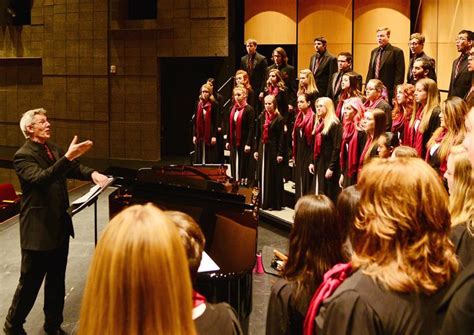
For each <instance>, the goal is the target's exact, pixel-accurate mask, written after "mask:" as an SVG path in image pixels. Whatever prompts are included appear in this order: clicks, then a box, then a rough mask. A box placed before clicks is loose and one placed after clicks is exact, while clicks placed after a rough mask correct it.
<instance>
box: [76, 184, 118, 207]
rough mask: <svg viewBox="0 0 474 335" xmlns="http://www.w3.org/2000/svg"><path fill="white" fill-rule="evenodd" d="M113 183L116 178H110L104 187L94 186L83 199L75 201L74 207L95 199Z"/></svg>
mask: <svg viewBox="0 0 474 335" xmlns="http://www.w3.org/2000/svg"><path fill="white" fill-rule="evenodd" d="M113 181H114V178H108V179H107V183H106V184H105V185H104V187H100V186H99V185H94V186H92V187H91V188H90V190H89V192H87V193H86V194H84V195H83V196H82V197H80V198H78V199H76V200H74V201H73V203H72V204H73V205H80V204H83V203H85V202H87V201H88V200H89V199H91V198H93V197H94V196H95V195H96V194H97V193H98V192H100V191H101V190H102V189H105V188H107V187H108V186H109V185H110V184H111V183H112V182H113Z"/></svg>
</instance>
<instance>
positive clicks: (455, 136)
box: [426, 96, 467, 162]
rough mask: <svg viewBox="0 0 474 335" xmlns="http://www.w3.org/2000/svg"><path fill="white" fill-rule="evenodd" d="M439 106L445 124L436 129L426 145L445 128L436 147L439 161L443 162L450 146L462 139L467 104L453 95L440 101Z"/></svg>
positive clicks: (433, 140)
mask: <svg viewBox="0 0 474 335" xmlns="http://www.w3.org/2000/svg"><path fill="white" fill-rule="evenodd" d="M440 108H441V113H443V118H444V124H445V125H446V126H445V127H439V128H438V129H436V130H435V131H434V133H433V135H432V136H431V138H430V140H429V141H428V143H427V145H426V146H427V147H428V148H430V147H431V146H432V145H433V144H435V143H436V139H437V138H438V137H439V136H440V134H441V133H442V132H443V131H444V130H445V129H446V130H447V133H446V135H445V136H444V138H443V139H442V140H441V142H440V144H439V149H438V156H439V159H440V161H441V162H445V161H446V159H447V158H448V154H449V151H450V149H451V147H452V146H453V145H458V144H461V143H462V141H463V140H464V135H465V134H466V128H465V126H464V120H465V118H466V115H467V105H466V103H465V102H464V100H462V99H461V98H459V97H454V96H453V97H450V98H448V99H446V100H445V101H443V102H441V105H440Z"/></svg>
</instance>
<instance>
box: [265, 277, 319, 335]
mask: <svg viewBox="0 0 474 335" xmlns="http://www.w3.org/2000/svg"><path fill="white" fill-rule="evenodd" d="M294 286H295V285H294V284H293V283H291V282H288V281H286V280H285V279H279V280H278V281H277V282H276V283H275V284H273V286H272V291H271V293H270V299H269V301H268V310H267V324H266V334H267V335H292V334H294V335H301V334H302V333H303V324H304V319H305V316H306V312H307V311H308V307H309V303H310V301H311V298H312V295H305V296H303V297H300V298H299V299H298V300H297V299H295V298H294V293H293V292H294V290H295V287H294Z"/></svg>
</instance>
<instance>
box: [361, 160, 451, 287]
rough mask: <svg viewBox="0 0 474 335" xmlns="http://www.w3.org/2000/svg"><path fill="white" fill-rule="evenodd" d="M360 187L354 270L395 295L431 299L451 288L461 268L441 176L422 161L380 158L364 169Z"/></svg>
mask: <svg viewBox="0 0 474 335" xmlns="http://www.w3.org/2000/svg"><path fill="white" fill-rule="evenodd" d="M407 171H409V172H408V173H407ZM358 187H359V188H360V191H361V202H360V209H359V213H358V216H357V218H356V223H355V234H354V236H355V237H354V240H353V247H354V255H353V256H352V264H353V267H355V268H360V269H361V270H362V271H363V273H365V274H366V275H369V276H370V277H372V278H373V279H376V280H377V281H379V282H380V283H381V284H383V285H384V286H385V287H386V288H388V289H389V290H393V291H396V292H403V293H413V292H417V293H425V294H431V293H434V292H436V291H437V290H438V289H439V288H441V287H442V286H444V285H445V284H447V283H448V282H449V281H450V280H451V279H452V277H453V276H454V274H455V272H456V271H457V269H458V262H457V260H456V257H455V254H454V248H453V245H452V244H451V243H450V242H449V238H448V232H449V228H450V215H449V211H448V207H447V206H448V195H447V193H446V190H445V188H444V186H443V184H442V182H441V180H440V178H439V177H438V175H437V173H436V172H435V171H434V170H433V169H432V168H431V167H430V166H429V165H428V164H427V163H426V162H424V161H423V160H421V159H418V158H396V159H393V160H384V159H378V158H376V159H374V160H372V161H371V162H370V163H369V164H367V165H365V166H364V168H363V169H362V172H361V175H360V180H359V183H358Z"/></svg>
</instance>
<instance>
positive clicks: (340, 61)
mask: <svg viewBox="0 0 474 335" xmlns="http://www.w3.org/2000/svg"><path fill="white" fill-rule="evenodd" d="M351 71H352V54H351V53H350V52H341V53H340V54H339V55H337V72H335V73H333V74H332V76H331V79H330V80H329V86H328V90H327V93H326V96H327V97H328V98H331V99H332V101H333V102H334V106H337V102H338V101H339V95H340V94H341V81H342V76H343V75H344V74H345V73H347V72H351ZM354 73H356V72H354ZM357 88H358V89H359V90H361V89H362V76H361V75H360V74H358V73H357Z"/></svg>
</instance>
